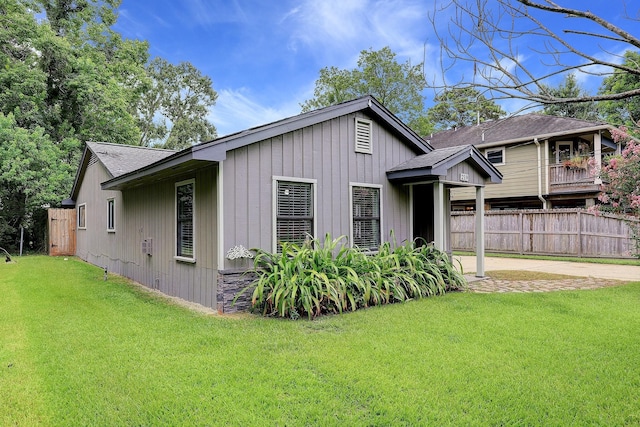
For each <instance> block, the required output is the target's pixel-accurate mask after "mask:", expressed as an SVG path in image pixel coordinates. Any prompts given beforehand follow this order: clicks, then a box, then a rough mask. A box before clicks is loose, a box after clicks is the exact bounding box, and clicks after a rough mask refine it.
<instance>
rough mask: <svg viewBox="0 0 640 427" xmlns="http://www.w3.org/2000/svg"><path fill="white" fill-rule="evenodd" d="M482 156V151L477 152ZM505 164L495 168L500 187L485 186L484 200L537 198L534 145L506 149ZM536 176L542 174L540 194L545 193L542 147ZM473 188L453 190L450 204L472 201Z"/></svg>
mask: <svg viewBox="0 0 640 427" xmlns="http://www.w3.org/2000/svg"><path fill="white" fill-rule="evenodd" d="M479 150H480V152H481V153H483V154H484V149H482V148H479ZM504 155H505V160H506V162H505V164H504V165H495V167H496V168H497V169H498V170H499V171H500V173H501V174H502V184H500V185H488V186H487V187H486V188H485V195H484V196H485V199H494V198H506V197H522V196H537V195H538V172H539V171H538V151H537V147H536V145H535V144H533V143H531V144H527V145H520V146H512V147H506V149H505V154H504ZM540 155H541V158H540V161H541V163H540V167H541V170H540V173H542V192H543V194H545V193H546V188H547V174H546V168H545V158H544V145H543V144H541V147H540ZM475 197H476V195H475V190H474V189H473V188H453V189H452V190H451V200H473V199H475Z"/></svg>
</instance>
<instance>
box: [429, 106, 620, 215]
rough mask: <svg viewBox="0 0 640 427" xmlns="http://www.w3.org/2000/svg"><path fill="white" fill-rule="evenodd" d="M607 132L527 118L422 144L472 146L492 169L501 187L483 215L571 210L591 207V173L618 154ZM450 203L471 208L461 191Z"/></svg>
mask: <svg viewBox="0 0 640 427" xmlns="http://www.w3.org/2000/svg"><path fill="white" fill-rule="evenodd" d="M613 129H614V127H613V126H611V125H609V124H607V123H602V122H591V121H585V120H578V119H573V118H568V117H556V116H549V115H545V114H540V113H531V114H524V115H520V116H511V117H508V118H505V119H499V120H492V121H488V122H484V123H481V124H479V125H474V126H465V127H461V128H457V129H451V130H446V131H443V132H438V133H435V134H433V135H432V136H431V138H428V141H429V143H430V144H431V146H433V147H434V148H436V149H441V148H451V147H457V146H460V145H462V144H473V145H474V146H475V147H476V148H477V149H478V150H480V151H481V152H482V153H483V155H484V156H485V157H487V159H488V160H489V161H490V162H491V163H492V164H493V165H494V166H496V167H497V168H498V170H499V171H500V172H501V173H502V175H503V183H502V185H498V186H492V187H490V188H487V191H486V194H485V204H486V205H485V208H486V209H494V210H501V209H551V208H575V207H589V206H592V205H593V204H595V202H596V199H597V197H598V194H599V193H600V184H601V182H600V180H599V179H598V178H597V176H595V174H594V173H593V172H594V170H597V169H599V168H600V167H601V165H602V162H603V160H604V158H605V156H607V155H610V154H615V153H620V145H619V144H616V143H614V141H613V138H612V135H611V132H612V130H613ZM589 159H592V160H591V163H592V164H593V166H594V167H590V165H589ZM451 200H452V206H453V209H454V210H472V209H474V206H475V198H474V195H473V192H470V191H468V190H466V189H456V190H454V191H453V192H452V194H451Z"/></svg>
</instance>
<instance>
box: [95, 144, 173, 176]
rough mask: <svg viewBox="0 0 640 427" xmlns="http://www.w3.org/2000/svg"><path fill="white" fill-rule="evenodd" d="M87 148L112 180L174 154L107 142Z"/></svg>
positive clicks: (155, 149) (157, 149)
mask: <svg viewBox="0 0 640 427" xmlns="http://www.w3.org/2000/svg"><path fill="white" fill-rule="evenodd" d="M87 147H88V148H89V150H91V152H92V153H93V154H95V156H96V157H97V158H98V160H100V162H101V163H102V164H103V165H104V167H105V168H106V169H107V171H108V172H109V174H111V176H112V177H114V178H115V177H117V176H120V175H124V174H126V173H129V172H133V171H135V170H137V169H140V168H142V167H145V166H148V165H150V164H152V163H155V162H157V161H158V160H162V159H164V158H166V157H169V156H170V155H172V154H175V152H176V151H175V150H163V149H159V148H148V147H140V146H133V145H123V144H110V143H107V142H87Z"/></svg>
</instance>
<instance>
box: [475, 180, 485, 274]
mask: <svg viewBox="0 0 640 427" xmlns="http://www.w3.org/2000/svg"><path fill="white" fill-rule="evenodd" d="M476 277H484V187H476Z"/></svg>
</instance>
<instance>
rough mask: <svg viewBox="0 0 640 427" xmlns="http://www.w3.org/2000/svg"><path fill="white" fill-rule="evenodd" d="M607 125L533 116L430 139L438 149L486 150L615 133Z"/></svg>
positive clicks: (510, 119)
mask: <svg viewBox="0 0 640 427" xmlns="http://www.w3.org/2000/svg"><path fill="white" fill-rule="evenodd" d="M613 128H614V127H613V126H611V125H609V124H607V123H604V122H591V121H586V120H579V119H573V118H569V117H556V116H549V115H546V114H539V113H530V114H524V115H521V116H512V117H507V118H505V119H499V120H492V121H489V122H484V123H481V124H480V125H475V126H465V127H462V128H459V129H450V130H445V131H442V132H438V133H435V134H433V135H432V136H431V138H429V143H430V144H431V145H432V146H433V147H434V148H445V147H454V146H459V145H466V144H473V145H475V146H480V147H486V146H495V145H503V144H508V143H516V142H524V141H532V140H533V139H534V138H538V139H541V140H542V139H547V138H552V137H555V136H563V135H569V134H578V133H587V132H595V131H598V130H609V131H610V130H611V129H613Z"/></svg>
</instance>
